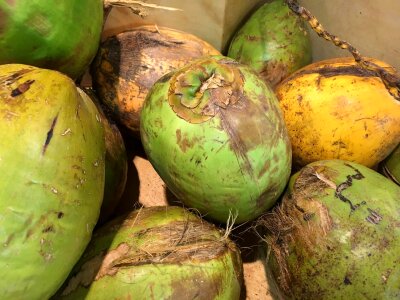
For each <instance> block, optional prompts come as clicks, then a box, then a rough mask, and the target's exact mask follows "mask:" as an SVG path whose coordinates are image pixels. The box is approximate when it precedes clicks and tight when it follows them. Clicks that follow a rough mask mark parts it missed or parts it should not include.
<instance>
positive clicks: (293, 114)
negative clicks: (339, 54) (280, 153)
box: [276, 57, 400, 167]
mask: <svg viewBox="0 0 400 300" xmlns="http://www.w3.org/2000/svg"><path fill="white" fill-rule="evenodd" d="M369 60H370V61H372V62H374V63H375V64H378V65H380V66H383V67H385V68H386V70H388V71H390V72H391V73H394V72H395V70H394V69H393V68H391V67H390V66H389V65H386V64H385V63H383V62H381V61H378V60H375V59H369ZM276 94H277V96H278V99H279V102H280V106H281V109H282V111H283V114H284V118H285V122H286V125H287V128H288V131H289V136H290V139H291V142H292V147H293V162H294V163H295V164H296V165H297V166H304V165H306V164H308V163H311V162H313V161H317V160H325V159H343V160H348V161H352V162H357V163H360V164H363V165H365V166H368V167H372V166H375V165H376V164H377V163H379V162H380V161H382V160H383V159H385V157H386V156H388V155H389V153H390V152H391V151H392V150H393V149H394V148H395V147H396V145H397V144H398V143H399V141H400V101H398V100H397V99H395V98H394V97H393V96H392V95H391V94H390V93H389V92H388V90H387V88H386V86H385V85H384V83H383V81H382V80H381V79H380V78H379V77H378V76H377V75H376V74H375V73H374V72H372V71H369V70H366V69H363V68H362V67H360V66H359V65H357V64H356V62H355V61H354V59H353V58H350V57H347V58H337V59H330V60H325V61H321V62H317V63H314V64H311V65H308V66H306V67H304V68H302V69H301V70H299V71H297V72H295V73H294V74H292V75H291V76H290V77H289V78H287V79H286V80H284V81H283V82H282V83H281V84H280V85H278V86H277V89H276Z"/></svg>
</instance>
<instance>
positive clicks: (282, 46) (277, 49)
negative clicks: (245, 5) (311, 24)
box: [227, 0, 312, 87]
mask: <svg viewBox="0 0 400 300" xmlns="http://www.w3.org/2000/svg"><path fill="white" fill-rule="evenodd" d="M311 53H312V51H311V41H310V37H309V35H308V33H307V30H306V27H305V26H304V23H303V21H302V20H301V18H300V17H298V16H297V15H295V14H294V13H293V12H292V11H291V10H290V9H289V7H288V6H287V5H286V4H285V1H284V0H273V1H268V2H267V3H265V4H264V5H263V6H261V7H260V8H259V9H258V10H257V11H256V12H254V13H253V15H251V16H250V18H249V19H248V20H247V22H246V23H245V24H244V25H243V26H242V27H241V28H240V29H239V30H238V32H237V33H236V34H235V36H234V37H233V39H232V41H231V43H230V46H229V50H228V54H227V56H229V57H232V58H234V59H236V60H237V61H239V62H241V63H244V64H247V65H249V66H251V67H252V68H254V69H255V70H256V72H257V73H258V74H260V75H261V77H262V78H263V79H264V80H265V81H266V82H268V83H269V84H271V86H272V87H275V86H276V85H277V84H278V83H279V82H281V81H282V80H283V79H284V78H286V77H287V76H288V75H290V74H291V73H293V72H294V71H296V70H298V69H300V68H302V67H304V66H306V65H307V64H309V63H311V60H312V55H311Z"/></svg>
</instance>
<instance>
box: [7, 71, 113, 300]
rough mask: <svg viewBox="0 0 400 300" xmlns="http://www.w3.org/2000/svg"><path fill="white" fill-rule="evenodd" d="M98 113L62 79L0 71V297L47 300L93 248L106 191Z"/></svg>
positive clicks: (42, 73)
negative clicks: (91, 247) (95, 229)
mask: <svg viewBox="0 0 400 300" xmlns="http://www.w3.org/2000/svg"><path fill="white" fill-rule="evenodd" d="M104 156H105V146H104V133H103V127H102V124H101V122H100V118H99V113H98V111H97V109H96V107H95V105H94V104H93V102H92V101H91V100H90V98H89V97H88V96H87V95H86V94H85V93H84V92H83V91H81V90H79V89H77V88H76V86H75V85H74V82H73V81H72V80H71V79H70V78H68V77H67V76H65V75H62V74H61V73H59V72H56V71H50V70H45V69H39V68H35V67H31V66H27V65H2V66H0V169H1V173H0V242H1V248H0V278H1V280H0V295H1V299H13V300H14V299H29V300H32V299H40V300H42V299H47V298H49V297H50V296H51V295H52V294H53V293H54V292H55V291H56V290H57V289H58V287H59V286H60V285H61V284H62V283H63V281H64V280H65V279H66V277H67V276H68V274H69V272H70V271H71V269H72V267H73V266H74V264H75V263H76V262H77V260H78V259H79V257H80V256H81V255H82V253H83V251H84V249H85V247H86V245H87V244H88V243H89V240H90V237H91V234H92V229H93V228H94V226H95V224H96V221H97V218H98V216H99V211H100V205H101V201H102V199H103V189H104Z"/></svg>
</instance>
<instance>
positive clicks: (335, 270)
mask: <svg viewBox="0 0 400 300" xmlns="http://www.w3.org/2000/svg"><path fill="white" fill-rule="evenodd" d="M335 186H336V188H335ZM339 195H341V196H339ZM341 197H345V198H342V199H341ZM399 199H400V188H399V187H398V186H397V185H395V184H394V183H393V182H391V181H390V180H388V179H386V178H385V177H383V176H382V175H380V174H379V173H377V172H375V171H373V170H371V169H368V168H367V167H364V166H362V165H359V164H356V163H350V162H346V161H340V160H332V161H319V162H315V163H312V164H309V165H308V166H306V167H305V168H304V169H302V170H301V171H300V172H299V173H297V174H295V175H294V176H293V177H292V178H291V180H290V183H289V187H288V191H287V195H286V197H284V200H283V203H282V205H281V206H280V209H278V210H275V211H274V213H273V214H271V215H269V216H266V219H265V221H266V222H267V223H269V226H267V229H268V231H269V234H268V235H267V238H266V240H267V241H268V242H269V246H270V248H269V249H270V250H271V259H270V260H269V261H268V264H269V267H270V269H271V270H272V272H273V274H274V278H275V279H276V280H277V281H278V282H279V283H280V286H281V288H282V290H283V291H284V292H285V293H286V298H288V299H317V298H318V299H398V298H399V297H400V264H399V262H400V202H399ZM267 218H269V221H268V220H267ZM278 240H279V243H278Z"/></svg>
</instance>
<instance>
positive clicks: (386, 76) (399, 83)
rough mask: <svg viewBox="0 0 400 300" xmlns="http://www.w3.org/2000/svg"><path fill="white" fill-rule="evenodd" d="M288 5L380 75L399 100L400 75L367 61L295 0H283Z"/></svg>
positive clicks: (365, 66) (365, 67)
mask: <svg viewBox="0 0 400 300" xmlns="http://www.w3.org/2000/svg"><path fill="white" fill-rule="evenodd" d="M285 2H286V4H287V5H288V7H289V8H290V9H291V10H292V11H293V12H294V13H295V14H297V15H298V16H300V17H301V18H303V19H304V20H305V21H306V22H307V23H308V24H310V26H311V28H312V29H313V30H314V31H315V32H316V33H317V34H318V36H320V37H322V38H324V39H325V40H327V41H330V42H332V43H333V44H334V45H335V46H337V47H340V48H341V49H345V50H348V51H349V52H350V54H351V55H352V56H353V57H354V60H355V61H356V62H357V64H359V65H360V66H361V67H362V68H363V69H366V70H369V71H371V72H373V73H374V74H376V76H378V77H380V78H381V79H382V81H383V83H384V84H385V86H386V88H387V90H388V91H389V93H390V94H391V95H392V96H393V97H394V98H395V99H396V100H397V101H400V75H399V74H398V73H397V72H396V74H393V73H390V72H388V71H387V70H385V69H384V68H383V67H380V66H378V65H377V64H375V63H373V62H371V61H369V60H368V59H367V58H366V57H364V56H362V55H361V53H360V52H359V51H358V50H357V49H356V48H355V47H354V46H353V45H351V44H350V43H348V42H347V41H344V40H341V39H340V38H339V37H337V36H335V35H333V34H331V33H329V32H327V31H326V30H325V29H324V28H323V26H322V25H321V23H320V22H319V21H318V19H317V18H316V17H315V16H313V15H312V14H311V12H310V11H308V10H307V9H306V8H304V7H303V6H300V4H299V3H298V1H297V0H285Z"/></svg>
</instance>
